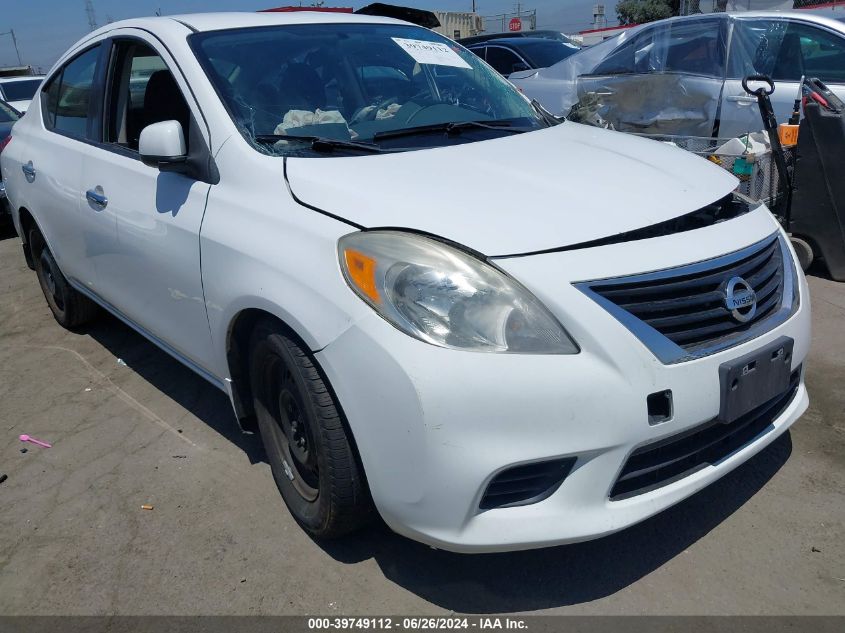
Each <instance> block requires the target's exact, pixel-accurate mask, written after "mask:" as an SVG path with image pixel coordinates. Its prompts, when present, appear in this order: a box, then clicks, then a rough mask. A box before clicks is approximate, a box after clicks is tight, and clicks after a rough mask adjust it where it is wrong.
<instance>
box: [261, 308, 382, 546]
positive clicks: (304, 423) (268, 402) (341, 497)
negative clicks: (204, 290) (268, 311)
mask: <svg viewBox="0 0 845 633" xmlns="http://www.w3.org/2000/svg"><path fill="white" fill-rule="evenodd" d="M249 361H250V383H251V389H252V394H253V402H254V405H255V414H256V418H257V421H258V428H259V431H260V433H261V439H262V442H263V444H264V449H265V451H266V453H267V459H268V461H269V462H270V468H271V470H272V472H273V478H274V479H275V480H276V485H277V486H278V488H279V492H281V494H282V498H283V499H284V501H285V504H286V505H287V507H288V509H289V510H290V512H291V514H292V515H293V517H294V519H296V521H297V522H298V523H299V524H300V525H301V526H302V527H303V528H304V529H305V530H306V531H307V532H309V533H310V534H312V535H313V536H315V537H318V538H336V537H338V536H342V535H344V534H347V533H349V532H351V531H353V530H356V529H358V528H360V527H362V526H363V525H365V524H366V523H367V522H368V521H369V520H370V518H371V516H372V502H371V500H370V495H369V491H368V489H367V484H366V481H365V479H364V475H363V471H362V469H361V467H360V465H359V463H358V461H357V459H356V455H355V451H354V449H353V446H352V440H351V436H350V434H349V432H348V431H347V429H346V428H345V425H344V423H343V419H342V417H341V415H340V412H339V407H338V406H337V405H336V403H335V401H334V397H333V395H332V393H331V391H330V390H329V389H328V387H327V385H326V382H325V381H324V379H323V377H322V376H321V375H320V372H319V371H318V369H317V367H316V365H315V363H314V361H313V359H312V358H311V356H310V354H309V353H308V352H306V351H305V350H303V349H302V348H301V347H300V346H299V345H298V344H297V343H296V342H295V341H294V339H293V338H292V337H291V336H290V335H289V334H288V333H287V332H286V331H285V329H284V328H283V327H282V326H281V325H280V324H278V323H276V322H274V321H272V320H267V321H263V322H260V323H259V324H258V325H257V326H256V328H255V330H254V331H253V334H252V340H251V344H250V358H249Z"/></svg>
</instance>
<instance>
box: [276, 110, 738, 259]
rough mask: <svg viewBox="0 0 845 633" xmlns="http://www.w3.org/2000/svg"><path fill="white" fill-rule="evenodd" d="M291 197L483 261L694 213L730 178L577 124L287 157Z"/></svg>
mask: <svg viewBox="0 0 845 633" xmlns="http://www.w3.org/2000/svg"><path fill="white" fill-rule="evenodd" d="M286 174H287V178H288V183H289V185H290V188H291V192H292V193H293V195H294V196H295V197H296V198H297V200H299V201H300V202H302V203H304V204H306V205H309V206H312V207H315V208H317V209H319V210H320V211H324V212H328V213H331V214H332V215H335V216H338V217H340V218H342V219H345V220H347V221H349V222H352V223H354V224H357V225H359V226H362V227H365V228H376V227H392V228H406V229H411V230H415V231H422V232H425V233H429V234H433V235H437V236H440V237H443V238H446V239H449V240H452V241H454V242H458V243H460V244H463V245H465V246H468V247H470V248H472V249H475V250H477V251H479V252H481V253H484V254H486V255H488V256H502V255H509V254H522V253H530V252H534V251H540V250H546V249H554V248H559V247H564V246H570V245H573V244H579V243H582V242H589V241H592V240H596V239H601V238H606V237H610V236H613V235H616V234H619V233H624V232H627V231H631V230H634V229H637V228H641V227H645V226H650V225H652V224H657V223H659V222H662V221H665V220H669V219H672V218H674V217H677V216H680V215H684V214H686V213H690V212H692V211H696V210H698V209H700V208H702V207H704V206H706V205H708V204H710V203H712V202H714V201H715V200H718V199H719V198H721V197H723V196H725V195H727V194H728V193H730V192H731V191H732V190H733V189H734V188H735V187H736V184H737V180H736V179H735V178H734V177H733V176H731V175H730V174H729V173H728V172H726V171H725V170H723V169H721V168H719V167H716V166H715V165H713V164H711V163H709V162H708V161H705V160H703V159H701V158H699V157H697V156H695V155H694V154H691V153H689V152H686V151H683V150H680V149H678V148H676V147H672V146H670V145H667V144H664V143H658V142H656V141H653V140H648V139H642V138H638V137H635V136H631V135H627V134H621V133H618V132H609V131H607V130H602V129H599V128H594V127H588V126H585V125H581V124H578V123H569V122H566V123H563V124H561V125H558V126H555V127H552V128H547V129H543V130H538V131H536V132H529V133H525V134H516V135H512V136H507V137H502V138H497V139H493V140H488V141H479V142H475V143H465V144H461V145H452V146H448V147H438V148H432V149H424V150H417V151H408V152H400V153H393V154H377V155H371V156H354V157H348V156H347V157H328V158H288V159H287V162H286Z"/></svg>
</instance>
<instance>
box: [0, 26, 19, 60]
mask: <svg viewBox="0 0 845 633" xmlns="http://www.w3.org/2000/svg"><path fill="white" fill-rule="evenodd" d="M0 35H11V36H12V44H14V45H15V53H16V54H17V56H18V66H23V62H22V61H21V52H20V51H19V50H18V40H17V38H16V37H15V29H9V30H8V31H5V32H3V33H0Z"/></svg>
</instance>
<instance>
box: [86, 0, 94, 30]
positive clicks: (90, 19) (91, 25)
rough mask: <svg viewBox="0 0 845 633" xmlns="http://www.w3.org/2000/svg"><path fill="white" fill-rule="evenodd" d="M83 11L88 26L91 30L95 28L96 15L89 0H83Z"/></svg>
mask: <svg viewBox="0 0 845 633" xmlns="http://www.w3.org/2000/svg"><path fill="white" fill-rule="evenodd" d="M85 13H86V14H87V15H88V28H90V29H91V30H92V31H94V30H96V29H97V16H96V15H94V3H93V2H91V0H85Z"/></svg>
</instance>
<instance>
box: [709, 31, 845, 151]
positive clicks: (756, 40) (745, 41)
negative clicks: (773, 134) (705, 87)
mask: <svg viewBox="0 0 845 633" xmlns="http://www.w3.org/2000/svg"><path fill="white" fill-rule="evenodd" d="M728 67H729V72H728V79H727V81H726V83H725V90H724V93H723V94H724V96H723V99H722V108H721V125H720V130H719V136H720V137H723V138H731V137H735V136H741V135H743V134H745V133H747V132H759V131H760V130H762V129H763V120H762V118H761V116H760V110H759V108H758V106H757V99H756V98H755V97H752V96H750V95H749V94H748V93H747V92H745V90H744V89H743V87H742V78H743V77H747V76H749V75H753V74H762V75H767V76H769V77H771V78H772V79H773V80H774V82H775V91H774V93H772V94H771V95H770V97H769V98H770V99H771V101H772V107H773V109H774V111H775V116H776V117H777V119H778V123H786V122H787V121H788V120H789V117H790V116H791V114H792V111H793V107H794V104H795V99H797V98H798V94H799V93H798V91H799V89H800V87H801V77H802V76H806V77H814V78H819V79H821V80H822V81H823V82H824V83H826V84H827V85H828V87H829V88H830V89H831V90H832V91H833V92H835V93H836V94H837V95H838V96H839V97H840V98H845V37H843V36H842V35H840V34H837V33H835V32H833V31H827V30H826V29H823V28H822V27H820V26H818V25H815V24H809V23H806V22H800V21H796V20H786V19H771V18H766V19H760V18H737V19H736V22H735V25H734V30H733V36H732V38H731V48H730V56H729V64H728ZM756 85H760V84H756Z"/></svg>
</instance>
